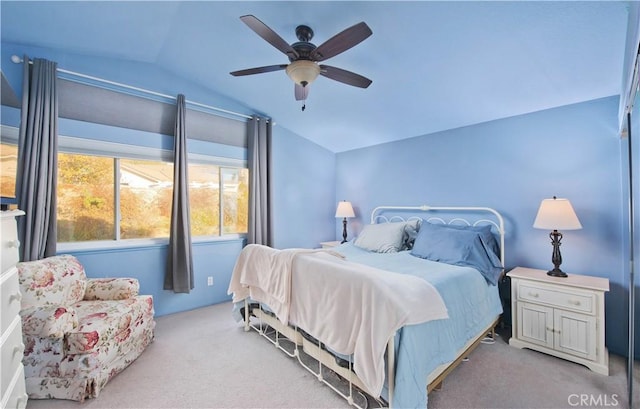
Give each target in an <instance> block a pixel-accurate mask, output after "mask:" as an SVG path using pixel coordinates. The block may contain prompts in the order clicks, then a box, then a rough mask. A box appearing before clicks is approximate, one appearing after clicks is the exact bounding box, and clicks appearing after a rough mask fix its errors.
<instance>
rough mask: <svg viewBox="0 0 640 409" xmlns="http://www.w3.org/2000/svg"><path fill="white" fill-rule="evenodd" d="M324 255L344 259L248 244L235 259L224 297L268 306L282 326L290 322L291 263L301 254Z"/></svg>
mask: <svg viewBox="0 0 640 409" xmlns="http://www.w3.org/2000/svg"><path fill="white" fill-rule="evenodd" d="M314 252H324V253H330V254H332V256H334V257H343V256H342V255H341V254H339V253H336V252H334V251H328V250H324V249H315V250H311V249H285V250H277V249H273V248H271V247H268V246H263V245H259V244H249V245H247V246H246V247H245V248H244V249H242V251H241V252H240V255H239V256H238V260H237V261H236V265H235V267H234V269H233V274H232V275H231V282H230V283H229V289H228V290H227V294H233V302H238V301H242V300H244V299H245V298H247V297H251V298H252V299H253V300H255V301H258V302H262V303H265V304H267V305H268V306H269V307H270V308H271V310H272V311H273V313H274V314H276V317H278V319H279V320H280V322H282V323H283V324H287V323H288V322H289V308H290V305H291V303H290V299H291V263H292V261H293V258H294V257H295V256H296V255H297V254H300V253H314Z"/></svg>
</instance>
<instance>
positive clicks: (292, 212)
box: [273, 125, 336, 248]
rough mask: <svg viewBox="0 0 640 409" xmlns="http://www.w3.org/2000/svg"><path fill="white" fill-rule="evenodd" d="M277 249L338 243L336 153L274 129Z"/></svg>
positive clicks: (274, 217) (288, 132)
mask: <svg viewBox="0 0 640 409" xmlns="http://www.w3.org/2000/svg"><path fill="white" fill-rule="evenodd" d="M273 209H274V214H273V219H274V236H275V237H274V241H275V242H274V247H276V248H290V247H305V248H316V247H320V242H322V241H328V240H335V234H334V230H333V228H334V225H333V223H332V222H333V221H334V220H335V218H334V215H335V211H336V201H335V154H334V153H332V152H330V151H328V150H326V149H325V148H323V147H321V146H319V145H316V144H315V143H313V142H310V141H309V140H308V139H304V138H301V137H300V136H298V135H296V134H294V133H292V132H290V131H288V130H287V129H284V128H282V127H279V126H277V125H276V126H275V127H274V128H273Z"/></svg>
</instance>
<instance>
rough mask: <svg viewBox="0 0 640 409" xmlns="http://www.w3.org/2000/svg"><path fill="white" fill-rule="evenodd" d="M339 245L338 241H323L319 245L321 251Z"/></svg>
mask: <svg viewBox="0 0 640 409" xmlns="http://www.w3.org/2000/svg"><path fill="white" fill-rule="evenodd" d="M339 244H340V242H339V241H323V242H322V243H320V246H322V248H323V249H330V248H331V247H335V246H337V245H339Z"/></svg>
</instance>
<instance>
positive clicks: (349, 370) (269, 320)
mask: <svg viewBox="0 0 640 409" xmlns="http://www.w3.org/2000/svg"><path fill="white" fill-rule="evenodd" d="M384 211H390V212H391V211H401V212H431V211H433V212H437V211H444V212H458V211H459V212H467V213H468V214H472V213H483V212H484V213H490V214H492V215H493V216H494V217H495V219H496V221H497V222H496V221H494V220H490V219H485V218H483V219H477V220H475V221H474V222H473V223H471V222H469V221H468V220H467V219H464V218H461V217H454V218H451V219H449V220H448V221H445V220H444V219H443V218H441V217H435V216H433V217H429V218H427V219H424V218H422V217H418V216H410V217H408V218H407V220H405V219H404V218H403V217H402V216H400V215H394V216H391V217H386V216H385V215H381V214H379V213H381V212H384ZM413 219H420V220H425V221H427V222H439V223H442V224H460V223H462V224H466V225H468V226H477V225H483V224H484V225H487V224H488V225H492V226H494V227H495V230H496V233H497V234H498V235H499V237H500V261H501V262H502V265H503V266H504V233H505V230H504V219H503V218H502V215H500V213H498V212H497V211H496V210H495V209H492V208H489V207H443V206H437V207H436V206H427V205H422V206H378V207H376V208H375V209H373V211H372V212H371V224H375V223H379V222H380V221H381V220H382V221H383V222H387V223H391V222H395V221H408V220H413ZM251 315H254V316H255V317H256V318H257V319H258V323H257V325H256V324H254V323H252V322H251ZM264 324H266V325H267V326H269V327H271V328H273V329H274V331H275V338H274V339H272V338H271V337H270V336H269V335H268V334H267V331H265V330H264ZM497 324H498V318H496V319H495V320H494V321H493V322H491V323H490V324H489V325H488V326H487V327H486V328H484V329H483V330H482V331H481V332H480V333H479V334H478V335H477V336H476V337H474V338H472V339H471V340H469V341H468V342H467V343H466V344H465V345H464V346H463V347H462V348H461V349H460V350H459V351H458V352H459V353H458V354H457V355H456V357H457V358H456V359H454V360H453V361H452V362H450V363H447V364H443V365H440V366H438V367H437V368H436V369H435V370H434V371H433V372H432V373H431V374H430V375H429V376H428V378H427V385H426V388H427V393H429V392H431V391H432V390H434V389H439V388H440V386H441V385H442V381H443V380H444V378H445V377H446V376H447V375H448V374H449V373H450V372H451V371H452V370H453V369H454V368H455V367H456V366H457V365H458V364H459V363H460V362H462V360H463V359H464V358H465V357H466V356H468V355H469V354H470V353H471V351H473V349H475V348H476V347H477V346H478V345H479V344H480V342H481V341H482V340H483V339H484V338H485V337H486V335H487V334H489V333H490V334H491V335H490V336H491V338H494V337H495V333H494V329H495V326H496V325H497ZM250 329H254V330H255V331H257V332H258V334H260V335H261V336H263V337H264V338H266V339H268V340H269V342H271V343H272V344H273V345H274V346H275V347H276V348H278V349H280V350H281V351H283V352H284V353H285V354H287V355H288V356H289V357H292V358H296V359H297V360H298V362H299V363H300V365H301V366H302V367H303V368H305V369H306V370H307V371H309V372H311V373H312V374H313V375H315V376H316V377H317V379H318V380H319V381H321V382H323V383H324V384H325V385H327V386H329V387H330V388H331V389H333V390H334V391H335V392H336V393H337V394H339V395H340V396H341V397H342V398H344V399H345V400H346V401H347V402H348V403H349V405H351V406H355V407H356V408H358V409H365V408H364V407H362V406H360V405H358V404H356V402H355V400H354V387H355V388H358V389H360V390H361V391H366V388H365V387H364V384H363V383H362V381H361V380H360V379H359V378H358V377H357V375H356V374H355V372H354V371H353V363H352V362H351V360H349V361H348V362H349V366H348V367H343V366H340V365H338V363H337V362H336V360H335V356H334V355H333V354H331V353H330V352H328V351H326V350H325V349H324V348H323V344H322V343H321V342H320V341H318V343H317V344H315V343H313V342H312V341H310V340H309V339H307V338H305V337H304V336H303V335H302V334H301V333H300V332H299V330H298V327H297V326H290V325H285V324H282V323H281V322H280V320H278V318H276V317H275V316H273V315H271V314H270V313H269V312H267V311H265V310H264V309H263V308H262V304H260V305H259V307H258V308H254V309H252V310H251V308H250V305H249V299H248V298H245V300H244V330H245V331H249V330H250ZM281 335H282V336H284V337H285V339H286V340H288V341H290V342H292V343H293V347H294V349H293V352H289V351H288V350H287V349H285V348H284V347H283V346H282V345H281V344H280V340H281ZM394 344H395V335H394V336H392V337H391V338H390V339H389V341H388V343H387V385H388V392H389V395H388V404H389V407H391V403H392V402H393V392H394V388H395V371H394V368H395V345H394ZM301 350H302V351H303V352H304V353H306V354H307V355H309V356H311V357H312V358H314V359H315V360H316V361H318V369H317V371H316V370H314V369H313V368H311V367H309V366H308V365H307V364H306V363H305V362H303V360H302V358H301V355H300V351H301ZM323 368H327V369H329V370H331V371H333V372H334V373H336V374H337V375H338V376H340V377H341V378H343V379H344V380H346V381H347V383H348V390H349V392H348V394H345V393H343V392H342V391H341V390H339V389H338V388H337V387H336V386H334V385H332V384H331V383H330V382H328V381H327V380H326V379H325V376H324V374H323ZM373 398H374V399H376V400H377V401H378V402H379V403H381V404H383V403H384V402H383V399H382V398H381V397H373Z"/></svg>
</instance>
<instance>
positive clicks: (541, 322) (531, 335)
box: [507, 267, 609, 375]
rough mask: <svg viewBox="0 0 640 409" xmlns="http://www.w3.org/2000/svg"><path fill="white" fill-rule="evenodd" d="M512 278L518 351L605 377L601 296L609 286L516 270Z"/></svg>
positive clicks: (514, 343)
mask: <svg viewBox="0 0 640 409" xmlns="http://www.w3.org/2000/svg"><path fill="white" fill-rule="evenodd" d="M507 275H508V276H509V277H511V311H512V314H513V315H512V317H513V318H512V321H513V324H512V335H511V339H510V340H509V344H510V345H512V346H515V347H518V348H529V349H534V350H536V351H540V352H544V353H547V354H549V355H554V356H557V357H559V358H564V359H567V360H569V361H573V362H577V363H579V364H582V365H585V366H586V367H587V368H589V369H591V370H592V371H594V372H598V373H601V374H603V375H609V353H608V351H607V348H606V347H605V345H604V328H605V318H604V294H605V292H607V291H609V280H607V279H606V278H601V277H591V276H583V275H578V274H569V276H568V277H565V278H563V277H551V276H549V275H547V272H546V271H544V270H536V269H533V268H523V267H516V268H514V269H513V270H511V271H510V272H509V273H507Z"/></svg>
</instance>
